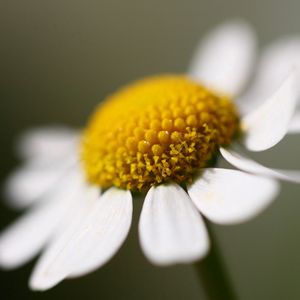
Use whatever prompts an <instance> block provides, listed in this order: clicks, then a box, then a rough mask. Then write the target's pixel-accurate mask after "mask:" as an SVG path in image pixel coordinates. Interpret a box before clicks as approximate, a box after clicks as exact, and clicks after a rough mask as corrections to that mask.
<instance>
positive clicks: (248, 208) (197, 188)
mask: <svg viewBox="0 0 300 300" xmlns="http://www.w3.org/2000/svg"><path fill="white" fill-rule="evenodd" d="M278 192H279V185H278V184H277V182H276V181H274V180H272V179H268V178H264V177H259V176H256V175H250V174H247V173H244V172H241V171H236V170H228V169H206V170H204V173H203V174H201V176H200V177H199V178H198V179H196V180H195V182H194V183H193V184H192V185H191V186H189V187H188V193H189V195H190V197H191V198H192V200H193V202H194V203H195V205H196V206H197V207H198V209H199V210H200V212H201V213H202V214H203V215H205V216H206V217H207V218H208V219H209V220H211V221H212V222H215V223H219V224H235V223H240V222H244V221H247V220H249V219H251V218H253V217H255V216H256V215H257V214H259V213H260V212H261V211H262V210H263V209H265V208H266V207H267V206H268V205H269V204H270V203H271V202H272V200H273V199H274V198H275V196H276V195H277V194H278Z"/></svg>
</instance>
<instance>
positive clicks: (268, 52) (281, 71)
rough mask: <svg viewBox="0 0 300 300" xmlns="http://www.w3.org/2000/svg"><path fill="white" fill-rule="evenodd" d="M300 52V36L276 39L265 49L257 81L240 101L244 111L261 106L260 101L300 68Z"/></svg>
mask: <svg viewBox="0 0 300 300" xmlns="http://www.w3.org/2000/svg"><path fill="white" fill-rule="evenodd" d="M299 53H300V36H287V37H284V38H281V39H279V40H276V41H275V42H274V43H272V44H271V45H269V46H268V47H267V48H266V49H265V50H264V51H263V54H262V57H261V59H260V63H259V66H258V71H257V75H256V77H255V81H254V82H253V84H252V86H251V87H250V89H249V91H247V92H246V94H245V95H244V96H243V97H242V99H241V101H240V104H241V106H242V110H243V111H251V110H253V109H254V108H255V107H257V106H259V104H260V103H261V102H260V101H262V100H263V99H266V98H268V97H269V96H270V95H271V94H272V93H273V92H274V91H275V90H276V88H277V87H278V86H279V85H280V84H281V83H282V81H283V80H284V79H285V78H286V77H287V76H288V75H289V73H290V72H291V70H292V69H293V68H295V67H297V68H300V54H299ZM298 100H300V99H298Z"/></svg>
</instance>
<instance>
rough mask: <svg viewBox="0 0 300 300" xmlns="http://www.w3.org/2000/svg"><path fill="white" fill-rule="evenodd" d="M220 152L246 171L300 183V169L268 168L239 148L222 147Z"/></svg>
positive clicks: (234, 164) (231, 162)
mask: <svg viewBox="0 0 300 300" xmlns="http://www.w3.org/2000/svg"><path fill="white" fill-rule="evenodd" d="M220 152H221V154H222V156H223V157H224V159H226V160H227V161H228V162H229V163H230V164H232V165H233V166H235V167H236V168H238V169H240V170H243V171H245V172H249V173H253V174H257V175H262V176H267V177H273V178H277V179H281V180H284V181H289V182H294V183H300V171H293V170H277V169H270V168H267V167H265V166H263V165H261V164H259V163H258V162H256V161H254V160H252V159H250V158H248V157H246V156H245V155H244V154H242V153H241V152H240V151H238V150H237V149H234V150H233V149H224V148H220Z"/></svg>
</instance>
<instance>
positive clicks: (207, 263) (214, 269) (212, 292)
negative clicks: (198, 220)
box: [195, 220, 237, 300]
mask: <svg viewBox="0 0 300 300" xmlns="http://www.w3.org/2000/svg"><path fill="white" fill-rule="evenodd" d="M205 223H206V226H207V229H208V233H209V236H210V241H211V247H210V252H209V253H208V255H207V256H206V257H205V258H204V259H203V260H200V261H199V262H196V263H195V267H196V270H197V273H198V276H199V279H200V281H201V284H202V286H203V289H204V291H205V294H206V297H207V299H208V300H221V299H222V300H225V299H226V300H234V299H237V297H236V295H235V292H234V290H233V289H232V285H231V282H230V279H229V278H228V276H227V274H226V270H225V268H224V264H223V262H222V257H221V254H220V251H219V249H218V247H217V243H216V239H215V236H214V233H213V231H212V229H211V226H210V224H209V222H207V221H206V220H205Z"/></svg>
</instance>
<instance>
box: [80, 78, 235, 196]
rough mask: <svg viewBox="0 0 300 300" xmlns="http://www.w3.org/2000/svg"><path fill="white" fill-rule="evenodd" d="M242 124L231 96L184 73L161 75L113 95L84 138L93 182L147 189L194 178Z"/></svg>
mask: <svg viewBox="0 0 300 300" xmlns="http://www.w3.org/2000/svg"><path fill="white" fill-rule="evenodd" d="M238 127H239V119H238V114H237V111H236V108H235V106H234V104H233V103H232V102H231V101H230V99H228V98H226V97H224V96H218V95H216V94H214V93H213V92H211V91H209V90H208V89H206V88H205V87H203V86H201V85H199V84H198V83H196V82H194V81H192V80H190V79H188V78H187V77H185V76H168V75H164V76H157V77H152V78H148V79H144V80H141V81H138V82H136V83H133V84H131V85H129V86H126V87H125V88H123V89H121V90H120V91H118V92H116V93H115V94H113V95H111V96H109V97H108V98H107V99H106V100H105V101H104V102H103V103H101V104H100V106H99V107H98V109H97V111H96V112H95V114H94V115H93V116H92V118H91V120H90V122H89V124H88V126H87V128H86V130H85V132H84V136H83V141H82V149H81V150H82V153H81V157H82V162H83V166H84V169H85V173H86V176H87V179H88V180H89V182H91V183H93V184H96V185H99V186H101V187H104V188H106V187H110V186H117V187H120V188H124V189H130V190H147V189H149V188H150V187H151V186H152V185H156V184H159V183H162V182H168V181H173V182H177V183H179V184H180V183H182V182H186V181H189V180H190V179H191V178H192V176H193V175H194V174H195V172H196V171H197V170H198V169H200V168H202V167H205V165H206V164H207V163H208V161H209V160H210V159H211V158H212V157H213V156H214V154H215V153H216V151H217V148H218V146H221V145H223V146H224V145H228V144H229V143H230V142H231V140H232V138H233V136H234V134H235V133H236V132H237V130H238Z"/></svg>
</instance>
